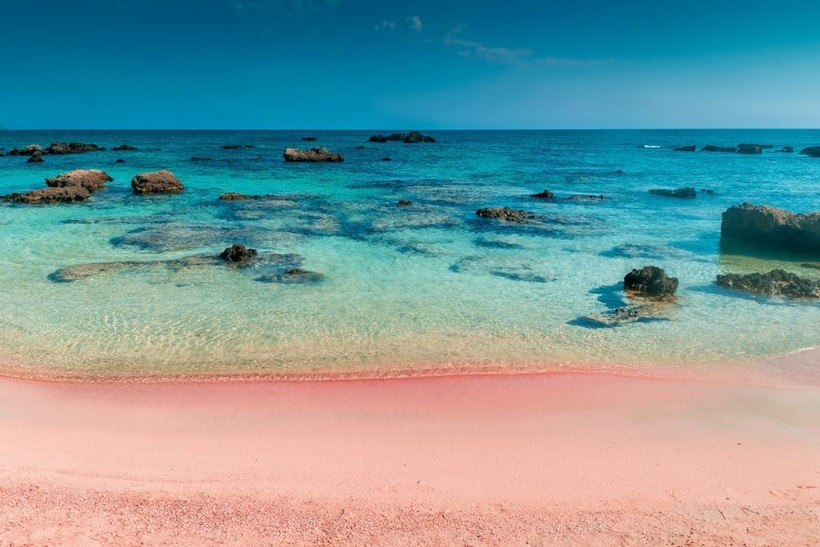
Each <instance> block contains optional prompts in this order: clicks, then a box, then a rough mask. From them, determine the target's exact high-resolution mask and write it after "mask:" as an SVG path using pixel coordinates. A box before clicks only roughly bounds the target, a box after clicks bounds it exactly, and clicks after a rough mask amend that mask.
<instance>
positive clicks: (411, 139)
mask: <svg viewBox="0 0 820 547" xmlns="http://www.w3.org/2000/svg"><path fill="white" fill-rule="evenodd" d="M367 141H368V142H378V143H385V142H404V143H408V144H414V143H420V142H428V143H433V142H436V139H434V138H433V137H431V136H430V135H422V134H421V133H420V132H418V131H410V132H409V133H392V134H390V135H373V136H371V137H370V138H369V139H367Z"/></svg>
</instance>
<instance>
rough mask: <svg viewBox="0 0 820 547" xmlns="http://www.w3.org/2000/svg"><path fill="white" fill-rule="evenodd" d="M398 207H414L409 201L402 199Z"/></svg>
mask: <svg viewBox="0 0 820 547" xmlns="http://www.w3.org/2000/svg"><path fill="white" fill-rule="evenodd" d="M398 205H399V206H401V207H407V206H408V205H413V202H412V201H410V200H409V199H400V200H399V202H398Z"/></svg>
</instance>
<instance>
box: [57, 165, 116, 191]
mask: <svg viewBox="0 0 820 547" xmlns="http://www.w3.org/2000/svg"><path fill="white" fill-rule="evenodd" d="M112 180H114V179H113V178H111V176H110V175H109V174H108V173H106V172H105V171H100V170H99V169H75V170H73V171H68V172H67V173H60V174H59V175H57V176H56V177H52V178H47V179H46V184H47V185H48V186H51V187H54V188H64V187H66V186H82V187H83V188H85V189H86V190H88V191H89V192H96V191H97V190H101V189H102V188H104V187H105V183H106V182H111V181H112Z"/></svg>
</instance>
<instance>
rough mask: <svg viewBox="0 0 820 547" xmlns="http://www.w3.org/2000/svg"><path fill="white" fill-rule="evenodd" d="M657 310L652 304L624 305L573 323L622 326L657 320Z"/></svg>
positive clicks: (605, 326) (593, 325) (595, 326)
mask: <svg viewBox="0 0 820 547" xmlns="http://www.w3.org/2000/svg"><path fill="white" fill-rule="evenodd" d="M655 312H656V309H655V308H654V307H652V306H645V305H644V306H623V307H620V308H615V309H612V310H609V311H606V312H604V313H596V314H592V315H586V316H584V317H582V318H580V319H579V320H576V321H574V322H573V324H579V325H582V326H586V327H594V328H607V327H620V326H621V325H626V324H629V323H636V322H648V321H653V320H654V321H657V320H658V319H657V318H655V317H654V314H655Z"/></svg>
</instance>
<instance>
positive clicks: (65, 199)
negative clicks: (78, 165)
mask: <svg viewBox="0 0 820 547" xmlns="http://www.w3.org/2000/svg"><path fill="white" fill-rule="evenodd" d="M89 196H90V194H89V193H88V190H86V189H85V188H83V187H82V186H66V187H64V188H42V189H40V190H30V191H28V192H23V193H15V194H9V195H7V196H3V197H2V199H3V201H14V202H17V203H27V204H32V205H40V204H50V203H75V202H78V201H85V200H87V199H88V197H89Z"/></svg>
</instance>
